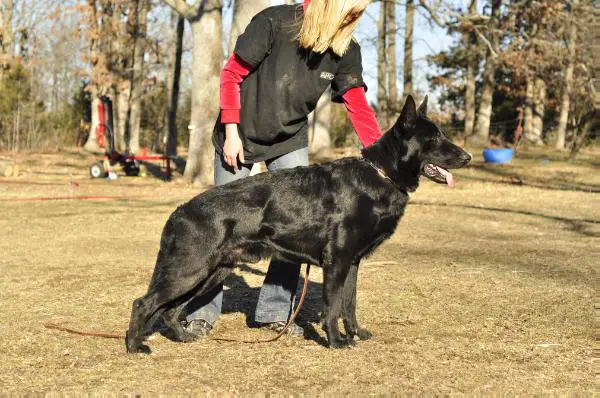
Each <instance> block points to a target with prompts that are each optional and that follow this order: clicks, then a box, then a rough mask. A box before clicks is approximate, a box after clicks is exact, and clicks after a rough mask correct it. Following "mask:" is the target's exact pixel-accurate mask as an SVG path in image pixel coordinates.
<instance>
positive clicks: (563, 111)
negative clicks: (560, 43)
mask: <svg viewBox="0 0 600 398" xmlns="http://www.w3.org/2000/svg"><path fill="white" fill-rule="evenodd" d="M574 3H576V2H574ZM574 5H575V4H574ZM576 38H577V25H576V24H575V21H574V20H573V18H571V27H570V30H569V36H568V37H567V46H568V49H569V57H568V58H567V62H568V64H567V70H566V71H565V82H564V86H563V92H562V99H561V101H560V115H559V117H558V127H557V129H556V149H558V150H559V151H563V150H565V143H566V137H567V121H568V120H569V108H570V106H571V88H572V86H573V68H574V63H575V43H576V42H577V40H576Z"/></svg>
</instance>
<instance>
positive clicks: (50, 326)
mask: <svg viewBox="0 0 600 398" xmlns="http://www.w3.org/2000/svg"><path fill="white" fill-rule="evenodd" d="M309 273H310V264H306V271H305V273H304V286H302V294H301V295H300V301H299V302H298V306H297V307H296V310H295V311H294V313H293V314H292V316H291V318H290V320H289V321H288V323H287V324H286V325H285V326H284V328H283V329H282V330H281V331H280V332H279V334H278V335H277V336H275V337H273V338H270V339H267V340H237V339H228V338H219V337H215V338H213V339H212V340H216V341H229V342H234V343H248V344H256V343H270V342H272V341H276V340H279V339H280V338H281V336H283V335H284V334H285V332H286V331H287V330H288V329H289V328H290V326H291V325H292V323H293V322H294V319H296V316H298V314H299V313H300V309H301V308H302V304H304V299H305V298H306V293H307V292H308V275H309ZM44 327H45V328H46V329H55V330H61V331H63V332H67V333H72V334H77V335H79V336H93V337H103V338H105V339H124V338H125V335H122V334H113V333H104V332H87V331H83V330H77V329H71V328H68V327H66V326H62V325H59V324H56V323H52V322H47V323H45V324H44Z"/></svg>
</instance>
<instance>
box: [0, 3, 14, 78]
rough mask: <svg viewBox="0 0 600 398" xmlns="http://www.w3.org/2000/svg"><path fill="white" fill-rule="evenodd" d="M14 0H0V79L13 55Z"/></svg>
mask: <svg viewBox="0 0 600 398" xmlns="http://www.w3.org/2000/svg"><path fill="white" fill-rule="evenodd" d="M13 14H14V0H0V24H1V26H0V36H1V37H2V40H0V81H2V79H3V78H4V72H5V71H6V70H7V69H8V68H9V67H10V63H11V61H12V58H13V57H14V55H15V32H14V31H13V25H12V24H13Z"/></svg>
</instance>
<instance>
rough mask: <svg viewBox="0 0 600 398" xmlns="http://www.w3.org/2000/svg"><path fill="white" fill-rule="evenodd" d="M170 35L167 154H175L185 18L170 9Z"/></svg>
mask: <svg viewBox="0 0 600 398" xmlns="http://www.w3.org/2000/svg"><path fill="white" fill-rule="evenodd" d="M171 25H172V26H171V37H170V39H169V48H168V61H167V63H168V66H167V68H168V72H167V73H168V76H167V101H168V104H167V114H166V119H167V122H166V126H167V130H168V131H167V148H166V153H167V155H177V106H178V102H179V83H180V80H181V55H182V53H183V33H184V28H185V19H184V18H183V17H182V16H181V15H179V14H178V13H177V12H175V11H171Z"/></svg>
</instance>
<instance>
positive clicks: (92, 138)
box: [83, 90, 102, 152]
mask: <svg viewBox="0 0 600 398" xmlns="http://www.w3.org/2000/svg"><path fill="white" fill-rule="evenodd" d="M91 94H92V112H91V113H92V123H91V126H90V134H89V135H88V139H87V141H86V142H85V144H84V145H83V149H85V150H86V151H88V152H101V151H102V148H100V146H99V145H98V135H97V134H96V132H97V130H98V126H99V125H100V117H99V115H98V106H99V105H100V99H99V98H98V96H97V95H96V93H95V90H94V91H92V93H91Z"/></svg>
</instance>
